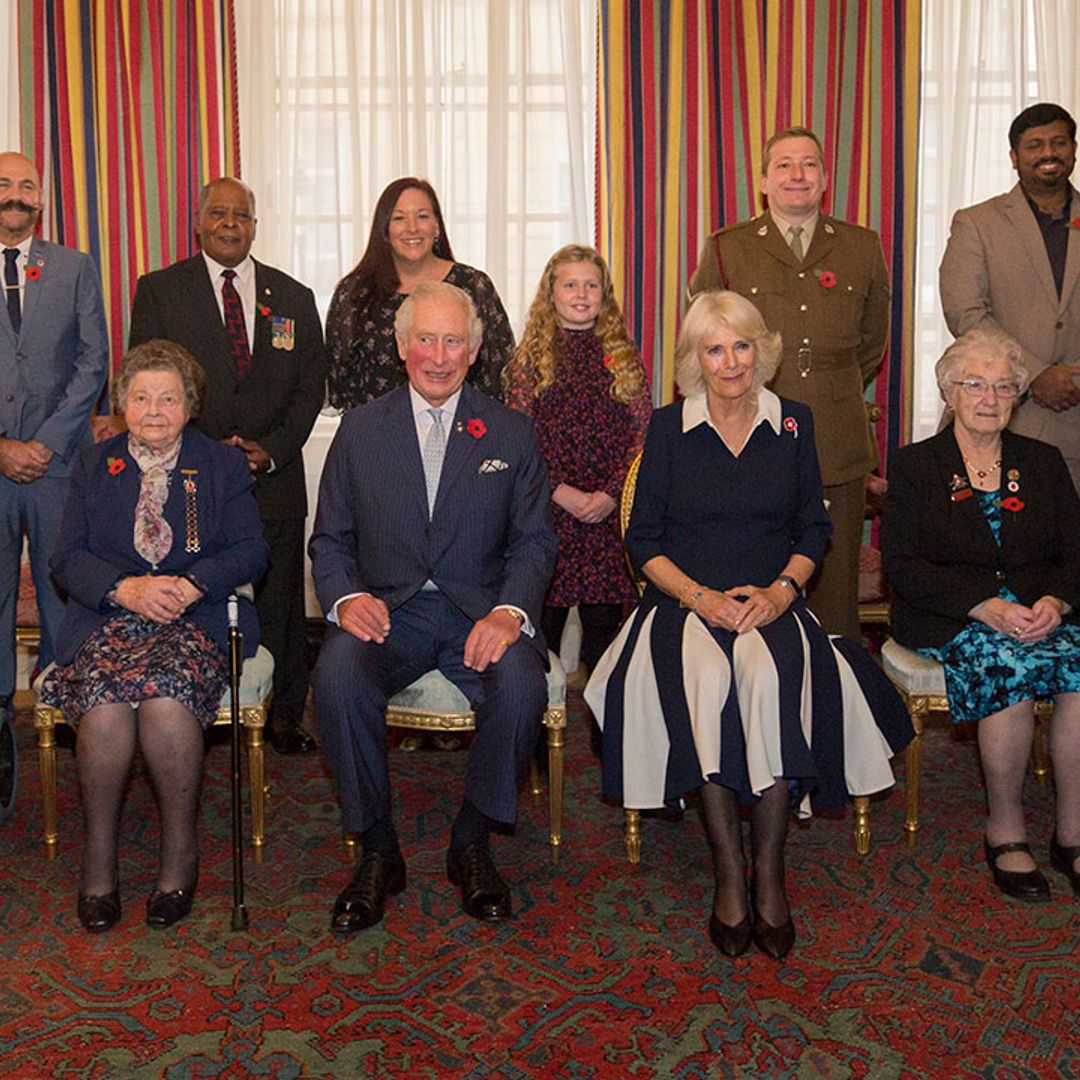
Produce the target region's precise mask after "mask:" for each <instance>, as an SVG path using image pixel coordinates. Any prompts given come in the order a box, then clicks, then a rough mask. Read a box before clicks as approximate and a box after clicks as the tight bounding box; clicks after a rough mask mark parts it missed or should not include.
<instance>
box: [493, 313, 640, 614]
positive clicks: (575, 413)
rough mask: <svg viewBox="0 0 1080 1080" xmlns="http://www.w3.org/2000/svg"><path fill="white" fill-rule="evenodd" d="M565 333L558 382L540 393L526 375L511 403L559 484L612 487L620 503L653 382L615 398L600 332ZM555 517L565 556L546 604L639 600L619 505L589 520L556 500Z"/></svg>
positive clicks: (510, 393)
mask: <svg viewBox="0 0 1080 1080" xmlns="http://www.w3.org/2000/svg"><path fill="white" fill-rule="evenodd" d="M558 335H559V336H558V340H557V342H556V355H557V364H558V367H557V369H556V376H555V382H554V383H553V384H552V385H551V386H549V387H548V388H547V390H545V391H544V392H543V393H542V394H541V395H540V396H539V397H534V396H533V394H532V387H531V385H530V384H529V383H528V382H526V380H525V378H524V377H523V376H522V377H519V378H517V379H516V380H515V382H514V383H513V384H512V385H511V386H510V387H509V388H508V390H507V404H508V405H510V406H511V407H512V408H515V409H517V410H518V411H520V412H523V413H525V414H526V415H528V416H530V417H532V420H533V423H534V424H535V425H536V434H537V437H538V439H539V442H540V452H541V453H542V454H543V455H544V460H545V461H546V462H547V466H548V472H549V474H550V478H551V489H552V491H554V490H555V488H557V487H558V486H559V484H563V483H565V484H569V485H570V486H571V487H576V488H578V489H580V490H581V491H606V492H607V493H608V494H609V495H610V496H611V497H612V498H613V499H614V500H615V501H616V503H617V502H618V501H619V496H620V494H621V493H622V486H623V481H624V480H625V479H626V474H627V471H628V470H629V468H630V463H631V462H632V461H633V460H634V457H635V456H636V454H637V453H638V451H639V450H640V449H641V447H642V444H643V442H644V440H645V429H646V428H647V427H648V426H649V417H650V415H651V414H652V403H651V402H650V400H649V393H648V388H647V384H646V390H645V392H644V393H643V394H642V395H641V397H639V398H638V399H637V400H636V401H633V402H631V403H630V404H629V405H623V404H621V403H620V402H618V401H615V400H614V399H613V398H612V396H611V375H610V374H609V373H608V371H607V369H606V368H605V367H604V358H603V348H602V345H601V341H600V339H599V338H598V337H597V336H596V335H595V334H594V333H593V332H592V331H591V330H560V331H559V332H558ZM551 516H552V522H553V523H554V525H555V531H556V532H557V533H558V535H559V555H558V559H557V561H556V563H555V574H554V577H553V578H552V580H551V587H550V588H549V589H548V595H547V599H546V600H545V603H546V604H548V605H550V606H552V607H570V606H571V605H573V604H578V603H585V604H616V603H622V602H623V601H628V600H629V601H633V600H636V599H637V591H636V590H635V588H634V585H633V582H632V581H631V579H630V574H629V571H628V569H627V565H626V556H625V555H624V553H623V545H622V538H621V536H620V535H619V512H618V510H617V509H616V510H614V511H613V512H612V513H610V514H609V515H608V516H607V517H606V518H605V519H604V520H603V521H601V522H599V523H597V524H595V525H587V524H585V523H584V522H582V521H578V519H577V518H575V517H574V516H573V515H572V514H569V513H567V512H566V511H565V510H563V509H562V507H561V506H557V505H556V504H555V503H554V502H553V503H552V504H551Z"/></svg>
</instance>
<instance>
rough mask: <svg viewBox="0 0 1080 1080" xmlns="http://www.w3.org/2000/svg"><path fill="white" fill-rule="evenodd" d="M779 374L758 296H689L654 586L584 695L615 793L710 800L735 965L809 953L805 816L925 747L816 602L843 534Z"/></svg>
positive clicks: (640, 489)
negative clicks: (831, 630) (802, 882)
mask: <svg viewBox="0 0 1080 1080" xmlns="http://www.w3.org/2000/svg"><path fill="white" fill-rule="evenodd" d="M779 359H780V338H779V335H778V334H775V333H770V332H769V331H768V330H767V328H766V327H765V324H764V322H763V320H762V318H761V315H760V313H759V312H758V310H757V308H755V307H754V305H753V304H751V303H750V302H749V301H748V300H746V299H744V298H743V297H741V296H739V295H738V294H736V293H732V292H712V293H702V294H700V295H699V296H698V297H697V298H696V299H695V300H694V302H693V304H692V305H691V307H690V309H689V311H688V312H687V316H686V319H685V320H684V322H683V326H682V330H681V332H680V335H679V341H678V345H677V347H676V353H675V363H676V369H675V370H676V379H677V381H678V385H679V389H680V391H681V392H682V394H683V395H684V398H685V400H683V401H681V402H678V403H676V404H674V405H669V406H667V407H666V408H663V409H660V410H658V411H657V412H655V413H654V414H653V418H652V422H651V423H650V425H649V430H648V434H647V436H646V440H645V449H644V452H643V456H642V461H641V469H640V473H639V476H638V485H637V492H636V496H635V499H634V507H633V512H632V515H631V518H630V524H629V527H628V530H627V533H626V545H627V549H628V551H629V554H630V558H631V560H632V562H633V564H634V566H635V567H636V568H637V569H638V570H639V571H640V572H641V573H642V574H643V575H644V577H645V578H646V580H647V582H648V585H647V588H646V590H645V593H644V595H643V596H642V599H641V603H640V604H639V605H638V607H637V609H636V610H635V612H634V614H633V615H632V617H631V618H630V620H629V621H628V622H627V623H626V624H625V626H624V627H623V628H622V630H621V631H620V633H619V636H618V637H617V638H616V640H615V641H614V642H613V643H612V645H611V647H610V648H609V649H608V651H607V652H606V653H605V654H604V656H603V657H602V658H601V660H600V662H599V663H598V664H597V667H596V671H595V672H594V673H593V676H592V678H591V679H590V680H589V684H588V686H587V688H586V692H585V696H586V699H587V700H588V702H589V705H590V706H591V708H592V710H593V712H594V714H595V715H596V717H597V719H598V720H599V722H600V723H601V725H602V726H603V729H604V740H603V786H604V791H605V794H607V795H610V796H613V797H616V798H620V799H621V800H622V802H623V805H625V806H627V807H632V808H641V809H644V808H649V807H659V806H663V805H665V804H673V803H677V802H678V801H679V800H680V799H681V798H682V797H683V796H684V795H686V794H688V793H689V792H691V791H694V790H699V791H700V793H701V805H702V809H703V813H704V818H705V825H706V831H707V834H708V840H709V846H710V850H711V853H712V860H713V871H714V878H715V894H714V899H713V904H712V909H711V912H710V917H709V923H708V932H709V935H710V938H711V939H712V941H713V943H714V945H715V946H716V947H717V948H718V949H719V950H720V951H721V952H723V953H725V954H726V955H728V956H737V955H739V954H740V953H742V952H744V951H745V950H746V949H747V948H748V947H749V945H750V943H751V940H753V941H754V942H755V943H756V944H757V946H758V948H759V949H761V950H762V951H763V952H765V953H766V954H768V955H770V956H772V957H774V958H776V959H781V958H782V957H784V956H785V955H786V954H787V953H788V951H789V950H790V949H791V947H792V944H793V943H794V941H795V927H794V922H793V920H792V917H791V909H790V905H789V903H788V898H787V894H786V891H785V881H784V842H785V837H786V833H787V821H788V815H789V812H790V809H791V807H792V806H793V805H794V806H795V807H797V808H798V811H799V813H801V814H803V815H805V814H808V813H809V810H810V807H811V805H813V806H817V807H826V808H837V807H843V806H844V805H845V803H846V799H847V795H848V794H849V793H851V794H870V793H871V792H875V791H880V790H882V789H884V788H886V787H888V786H889V785H891V784H892V782H893V775H892V770H891V768H890V766H889V758H890V757H891V756H892V755H893V754H894V753H896V752H897V751H898V750H900V749H901V748H902V747H903V746H905V745H906V744H907V742H908V741H909V740H910V738H911V734H912V732H911V725H910V721H909V720H908V717H907V713H906V711H905V710H904V708H903V705H902V704H901V702H900V700H899V698H898V697H897V695H896V693H895V692H894V691H893V689H892V687H891V686H890V685H889V683H888V680H886V679H885V677H884V675H883V674H882V673H881V671H880V670H879V669H878V668H877V667H876V666H875V665H874V664H873V662H872V661H871V660H870V658H869V657H868V656H867V655H866V653H865V652H863V650H862V649H861V648H860V647H859V646H857V645H855V644H854V643H852V642H848V641H845V640H844V639H843V638H829V637H828V636H827V635H826V634H825V632H824V631H823V630H822V629H821V626H820V624H819V623H818V622H817V620H816V619H815V618H814V616H813V614H812V613H811V612H810V610H809V608H808V607H807V605H806V600H805V598H804V596H803V589H804V587H805V586H806V583H807V581H808V580H809V579H810V577H811V576H812V574H813V573H814V569H815V567H816V566H817V564H818V563H819V562H820V560H821V556H822V553H823V551H824V549H825V543H826V541H827V539H828V537H829V534H830V531H831V526H830V523H829V519H828V516H827V514H826V512H825V507H824V504H823V501H822V487H821V475H820V471H819V469H818V461H817V455H816V453H815V450H814V432H813V419H812V417H811V414H810V410H809V409H808V408H807V407H806V406H804V405H800V404H798V403H797V402H794V401H788V400H786V399H782V398H779V397H777V396H776V395H775V394H774V393H772V392H771V391H770V390H768V389H766V387H765V383H766V382H767V381H768V380H769V378H770V377H771V376H772V374H773V373H774V372H775V370H776V366H777V364H778V362H779ZM741 805H746V806H749V807H751V808H752V809H751V812H750V818H751V831H750V845H751V874H750V882H749V892H748V890H747V880H746V863H745V858H744V853H743V842H742V824H741V812H740V807H741Z"/></svg>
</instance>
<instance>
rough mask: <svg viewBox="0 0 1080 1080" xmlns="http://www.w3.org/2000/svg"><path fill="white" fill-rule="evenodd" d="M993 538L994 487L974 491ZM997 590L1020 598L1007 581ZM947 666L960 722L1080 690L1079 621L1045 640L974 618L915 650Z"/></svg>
mask: <svg viewBox="0 0 1080 1080" xmlns="http://www.w3.org/2000/svg"><path fill="white" fill-rule="evenodd" d="M975 494H976V497H977V498H978V500H979V508H980V509H981V510H982V512H983V514H984V515H985V516H986V521H987V524H989V526H990V531H991V532H992V533H993V534H994V539H995V540H996V541H997V542H998V544H1000V543H1001V506H1000V504H999V493H998V492H996V491H976V492H975ZM998 595H999V596H1000V597H1001V598H1002V599H1003V600H1010V601H1012V602H1013V603H1017V602H1018V601H1017V598H1016V596H1015V595H1014V594H1013V593H1012V592H1011V591H1010V590H1009V589H1006V588H1004V587H1002V589H1001V590H1000V592H999V593H998ZM917 651H918V652H920V653H922V655H923V656H929V657H931V658H932V659H934V660H938V661H940V663H942V664H943V665H944V667H945V692H946V694H947V695H948V698H949V713H950V714H951V716H952V718H953V721H954V722H956V723H965V722H966V721H969V720H980V719H982V717H984V716H989V715H990V714H991V713H995V712H1000V711H1001V710H1002V709H1005V708H1008V707H1009V706H1010V705H1015V704H1016V703H1017V702H1020V701H1027V700H1028V699H1030V698H1049V697H1053V696H1054V695H1055V694H1068V693H1074V694H1075V693H1080V626H1077V625H1076V624H1075V623H1062V624H1061V626H1059V627H1058V628H1057V629H1056V630H1055V631H1053V633H1051V634H1048V635H1047V636H1046V637H1045V638H1043V639H1042V640H1041V641H1030V642H1026V641H1017V640H1016V639H1015V638H1012V637H1009V635H1008V634H1003V633H1001V632H1000V631H999V630H995V629H994V628H993V627H991V626H987V625H986V623H982V622H978V621H976V620H973V621H972V622H970V623H968V625H967V626H965V627H964V629H963V630H961V631H960V633H958V634H957V635H956V636H955V637H954V638H953V639H952V640H951V641H950V642H948V643H947V644H945V645H942V646H940V647H938V648H921V649H919V650H917Z"/></svg>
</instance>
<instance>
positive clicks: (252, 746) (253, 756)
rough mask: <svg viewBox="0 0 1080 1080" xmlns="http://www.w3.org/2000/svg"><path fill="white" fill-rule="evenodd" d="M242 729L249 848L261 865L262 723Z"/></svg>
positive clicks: (263, 832) (263, 830) (263, 814)
mask: <svg viewBox="0 0 1080 1080" xmlns="http://www.w3.org/2000/svg"><path fill="white" fill-rule="evenodd" d="M260 712H261V710H260ZM259 719H260V720H261V719H262V717H261V716H260V718H259ZM244 727H245V729H246V730H247V755H248V788H249V797H250V799H251V848H252V851H253V853H254V855H255V862H256V863H262V860H263V847H264V846H265V843H266V760H265V758H266V744H265V743H264V742H263V726H262V723H252V724H250V725H249V724H246V723H245V725H244Z"/></svg>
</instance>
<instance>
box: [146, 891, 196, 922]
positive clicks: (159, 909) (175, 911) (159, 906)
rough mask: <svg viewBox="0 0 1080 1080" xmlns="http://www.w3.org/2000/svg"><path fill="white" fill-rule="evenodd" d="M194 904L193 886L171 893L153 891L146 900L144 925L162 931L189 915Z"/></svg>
mask: <svg viewBox="0 0 1080 1080" xmlns="http://www.w3.org/2000/svg"><path fill="white" fill-rule="evenodd" d="M194 903H195V886H194V885H191V886H189V887H188V888H186V889H173V890H172V892H162V891H161V890H160V889H155V890H154V891H153V892H152V893H151V894H150V895H149V896H148V897H147V898H146V925H147V926H152V927H153V928H154V929H155V930H164V929H165V928H166V927H169V926H172V924H173V923H175V922H179V921H180V920H181V919H182V918H184V916H185V915H189V914H190V913H191V905H192V904H194Z"/></svg>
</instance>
